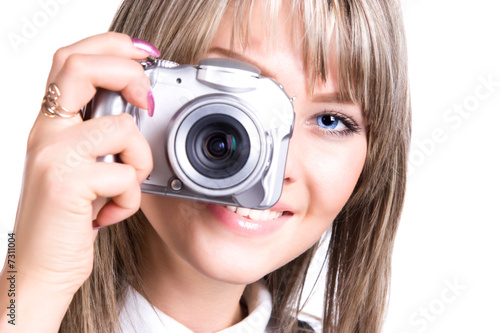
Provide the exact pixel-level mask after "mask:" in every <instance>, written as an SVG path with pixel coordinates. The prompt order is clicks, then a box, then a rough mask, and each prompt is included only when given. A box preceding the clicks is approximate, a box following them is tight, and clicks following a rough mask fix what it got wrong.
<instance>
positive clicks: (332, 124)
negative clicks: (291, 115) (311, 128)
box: [316, 114, 342, 130]
mask: <svg viewBox="0 0 500 333" xmlns="http://www.w3.org/2000/svg"><path fill="white" fill-rule="evenodd" d="M316 120H317V122H318V125H319V126H320V127H323V128H325V129H328V130H333V129H335V128H337V126H338V125H339V124H342V121H341V120H340V119H337V118H336V117H335V116H333V115H328V114H326V115H321V116H318V117H317V118H316Z"/></svg>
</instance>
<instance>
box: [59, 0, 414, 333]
mask: <svg viewBox="0 0 500 333" xmlns="http://www.w3.org/2000/svg"><path fill="white" fill-rule="evenodd" d="M230 4H231V5H234V9H235V11H234V18H235V24H234V31H233V39H234V40H236V39H241V37H242V36H243V37H245V36H247V34H248V31H249V30H248V29H250V27H249V19H248V13H249V12H251V10H250V9H251V7H252V6H253V0H247V1H243V0H242V1H237V0H234V1H231V0H192V1H189V0H186V1H178V0H169V1H164V0H135V1H133V0H125V1H124V2H123V4H122V6H121V8H120V9H119V11H118V13H117V15H116V17H115V20H114V22H113V24H112V27H111V30H113V31H119V32H123V33H126V34H128V35H130V36H133V37H137V38H141V39H145V40H147V41H149V42H151V43H152V44H154V45H156V46H157V47H158V48H159V49H160V51H161V52H162V55H163V57H164V58H166V59H169V60H173V61H176V62H179V63H196V62H197V61H198V60H199V59H200V58H201V57H202V56H203V55H204V54H205V53H206V52H207V50H208V47H209V45H210V44H211V41H212V39H213V37H214V34H215V32H216V31H217V28H218V26H219V23H220V20H221V18H222V15H223V14H224V13H225V11H226V8H227V6H228V5H230ZM280 4H281V1H279V0H274V1H273V0H269V1H267V9H268V10H267V13H268V15H269V17H270V18H273V17H276V16H277V13H278V11H279V10H282V8H281V6H280ZM290 6H291V7H290V8H291V9H290V12H291V13H292V15H293V20H294V22H296V23H299V24H302V25H303V27H304V36H303V41H304V43H303V44H304V50H303V52H304V59H305V60H304V61H305V62H306V64H305V65H306V66H305V68H308V70H309V75H310V80H311V82H312V83H314V82H316V81H317V80H325V78H326V75H327V73H328V72H329V68H330V65H331V64H330V52H331V50H332V48H335V49H336V52H337V62H338V68H339V73H338V75H339V82H340V85H341V96H342V98H343V99H344V100H346V101H353V102H357V103H360V104H361V106H362V108H363V111H364V116H365V119H366V124H367V126H366V127H367V138H368V151H367V157H366V162H365V165H364V168H363V171H362V174H361V176H360V178H359V180H358V183H357V185H356V187H355V189H354V191H353V193H352V195H351V198H350V199H349V200H348V202H347V204H346V205H345V207H344V208H343V209H342V211H341V212H340V214H339V215H338V216H337V217H336V219H335V220H334V221H333V224H332V228H331V229H332V230H331V237H330V241H329V245H328V253H327V258H326V260H327V263H326V267H327V272H326V274H327V279H326V288H325V306H324V314H323V332H325V333H333V332H336V333H351V332H380V331H381V327H382V322H383V317H384V312H385V307H386V303H387V294H388V288H389V281H390V271H391V254H392V248H393V243H394V237H395V233H396V229H397V226H398V221H399V218H400V215H401V210H402V207H403V199H404V192H405V184H406V163H407V155H408V149H409V140H410V102H409V101H410V98H409V91H408V78H407V63H406V61H407V60H406V59H407V55H406V44H405V43H406V42H405V35H404V29H403V25H402V17H401V12H400V8H399V3H398V2H397V1H396V0H380V1H371V0H350V1H349V0H344V1H342V0H292V1H291V4H290ZM266 15H267V14H266ZM270 26H271V28H270V31H271V35H272V29H273V28H272V27H273V25H272V24H271V25H270ZM332 37H333V38H332ZM242 40H244V38H243V39H242ZM332 41H334V42H335V44H334V45H331V43H332ZM312 86H314V84H312ZM145 223H149V222H148V221H147V220H146V218H145V217H144V215H143V214H142V212H141V211H139V212H138V213H137V214H136V215H135V216H133V217H131V218H130V219H128V220H127V221H125V222H123V223H119V224H117V225H115V226H112V227H109V228H106V229H103V230H101V231H100V232H99V236H98V238H97V240H96V243H95V261H94V270H93V272H92V275H91V276H90V278H89V279H88V281H86V282H85V284H84V285H83V286H82V288H81V289H80V290H79V292H78V293H77V294H76V295H75V298H74V300H73V302H72V304H71V306H70V308H69V310H68V312H67V314H66V317H65V318H64V320H63V323H62V325H61V330H60V331H61V332H96V331H99V332H115V331H116V330H117V327H118V324H117V323H118V315H119V311H120V307H121V306H122V303H123V297H124V293H125V290H126V288H127V286H131V287H133V288H135V289H136V290H137V291H139V292H140V293H143V294H145V286H144V284H143V283H142V281H141V262H143V261H142V259H141V258H140V255H141V252H142V251H141V248H142V247H143V246H145V245H144V242H143V239H142V237H143V236H142V232H141V230H142V228H143V227H142V226H144V224H145ZM315 249H316V246H314V247H313V248H311V249H309V250H308V251H306V252H305V253H304V254H302V255H301V256H299V257H298V258H297V259H295V260H293V261H291V262H290V263H288V264H286V265H285V266H283V267H281V268H279V269H277V270H276V271H274V272H271V273H269V274H268V275H267V276H266V277H264V281H265V282H266V284H267V286H268V287H269V290H270V291H271V293H272V296H273V301H274V306H273V314H272V318H273V325H274V327H275V329H274V331H276V332H295V331H297V330H298V328H297V320H296V318H297V314H298V312H299V311H300V308H299V304H300V302H301V293H302V289H303V285H304V281H305V277H306V274H307V271H308V267H309V265H310V263H311V260H312V256H313V254H314V251H315Z"/></svg>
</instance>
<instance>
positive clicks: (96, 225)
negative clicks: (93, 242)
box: [92, 220, 103, 230]
mask: <svg viewBox="0 0 500 333" xmlns="http://www.w3.org/2000/svg"><path fill="white" fill-rule="evenodd" d="M102 228H103V227H102V226H100V225H98V224H97V220H94V221H92V229H93V230H100V229H102Z"/></svg>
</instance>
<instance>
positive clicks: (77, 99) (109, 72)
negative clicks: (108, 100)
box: [54, 54, 150, 110]
mask: <svg viewBox="0 0 500 333" xmlns="http://www.w3.org/2000/svg"><path fill="white" fill-rule="evenodd" d="M54 82H55V83H56V84H57V86H58V87H59V89H60V90H61V97H60V99H59V103H60V104H61V106H64V107H65V108H67V109H69V110H75V109H76V110H78V109H80V108H81V107H83V106H84V105H85V104H87V103H88V102H89V101H90V100H91V98H92V97H93V96H94V95H95V93H96V88H97V87H100V88H104V89H107V90H112V91H120V92H121V93H122V95H123V97H124V98H125V99H126V100H127V101H128V102H129V103H131V104H133V105H135V106H137V107H140V108H142V109H147V107H148V103H147V96H148V92H149V88H150V82H149V79H148V77H147V76H146V75H145V73H144V69H143V67H142V66H141V65H140V64H139V63H137V62H135V61H133V60H130V59H125V58H120V57H114V56H103V55H88V54H73V55H71V56H70V57H68V59H67V60H66V62H65V64H64V66H63V67H62V68H61V70H60V71H59V73H58V74H57V75H56V77H55V78H54Z"/></svg>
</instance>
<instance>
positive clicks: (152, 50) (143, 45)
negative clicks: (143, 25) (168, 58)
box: [132, 38, 160, 57]
mask: <svg viewBox="0 0 500 333" xmlns="http://www.w3.org/2000/svg"><path fill="white" fill-rule="evenodd" d="M132 43H133V44H134V47H135V48H136V49H139V50H141V51H144V52H146V53H148V54H149V55H152V56H153V57H159V56H160V51H158V49H157V48H156V47H154V46H153V45H151V44H150V43H148V42H146V41H145V40H142V39H139V38H132Z"/></svg>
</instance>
